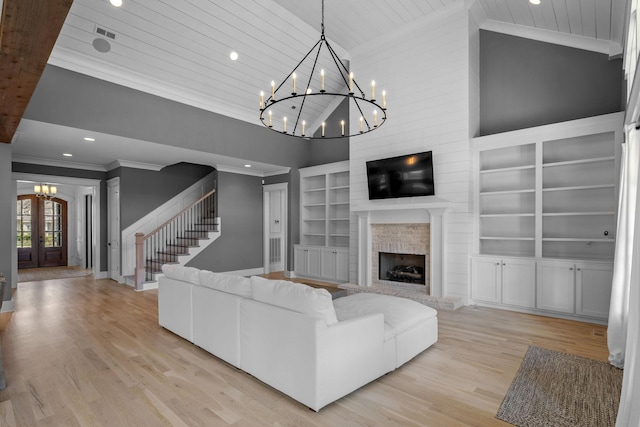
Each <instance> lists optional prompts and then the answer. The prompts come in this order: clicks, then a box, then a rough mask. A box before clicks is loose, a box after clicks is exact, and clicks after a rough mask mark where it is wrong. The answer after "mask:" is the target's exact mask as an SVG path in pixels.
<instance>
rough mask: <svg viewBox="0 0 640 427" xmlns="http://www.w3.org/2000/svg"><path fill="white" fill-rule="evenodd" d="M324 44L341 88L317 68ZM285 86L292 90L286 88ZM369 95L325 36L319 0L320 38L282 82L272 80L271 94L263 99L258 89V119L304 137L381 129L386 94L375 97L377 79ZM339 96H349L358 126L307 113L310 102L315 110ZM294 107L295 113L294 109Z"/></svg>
mask: <svg viewBox="0 0 640 427" xmlns="http://www.w3.org/2000/svg"><path fill="white" fill-rule="evenodd" d="M323 46H324V47H325V48H326V51H327V54H328V57H329V58H331V60H332V61H328V63H333V64H334V65H335V67H336V73H335V75H333V76H332V77H334V78H335V79H336V80H337V81H338V82H339V83H340V85H341V84H342V83H344V86H343V87H342V89H340V88H338V89H335V88H329V84H327V82H328V81H329V78H330V77H331V75H330V72H329V71H325V69H324V68H322V69H321V70H320V71H316V66H317V65H318V58H319V57H320V53H321V51H322V48H323ZM312 53H315V55H312ZM314 56H315V58H314ZM308 58H314V61H313V65H312V66H311V68H310V71H308V70H309V68H308V66H307V65H306V64H305V61H306V60H307V59H308ZM307 62H310V60H309V61H307ZM307 72H308V74H307ZM305 76H307V78H306V79H305V80H306V85H304V82H303V81H302V78H301V77H305ZM338 76H339V77H338ZM301 83H302V84H301ZM287 86H288V87H289V88H290V89H291V91H288V90H287V89H286V88H287ZM334 86H335V85H334ZM370 95H371V96H370V97H369V98H367V97H366V95H365V92H364V91H363V90H362V89H361V88H360V86H359V85H358V83H357V82H356V79H355V77H354V73H353V72H351V71H350V70H349V69H348V68H347V67H346V66H345V64H344V62H342V60H340V58H339V57H338V55H337V54H336V52H335V51H334V50H333V48H332V47H331V45H330V44H329V41H328V40H327V38H326V37H325V34H324V0H322V25H321V34H320V40H318V42H317V43H316V44H315V45H314V46H313V47H312V48H311V49H310V50H309V52H307V54H306V55H305V56H304V58H302V60H301V61H300V62H299V63H298V65H296V66H295V68H294V69H293V70H291V72H290V73H289V75H288V76H287V77H286V78H285V79H284V80H283V81H282V83H280V84H279V85H277V86H276V83H275V81H274V80H272V81H271V88H270V95H269V96H268V97H267V98H265V92H264V91H261V92H260V121H261V122H262V124H263V125H264V126H266V127H267V128H269V129H271V130H274V131H276V132H280V133H284V134H287V135H291V136H295V137H300V138H305V139H313V138H319V139H322V138H324V139H334V138H344V137H350V136H356V135H362V134H365V133H368V132H371V131H374V130H376V129H378V128H380V126H382V125H383V124H384V123H385V121H386V120H387V94H386V91H384V90H383V91H382V92H380V95H381V99H380V100H376V82H375V81H374V80H372V81H371V92H370ZM316 97H320V98H322V100H323V101H324V100H326V101H327V102H315V103H314V101H319V100H320V99H319V98H316ZM340 98H345V99H349V103H350V104H351V103H352V102H353V104H354V105H355V107H356V109H357V111H358V113H359V115H358V117H356V122H357V123H358V124H357V125H355V126H350V125H349V121H350V120H349V118H338V119H337V122H336V123H330V124H329V123H327V122H326V121H324V120H323V121H322V122H321V123H318V121H319V119H318V116H319V114H317V112H313V111H312V112H311V113H310V111H311V110H314V108H311V107H310V104H315V107H316V110H317V107H318V106H320V108H323V106H324V108H328V106H333V107H335V106H337V103H336V100H340ZM305 107H307V108H306V109H305ZM296 109H297V112H296V111H295V110H296ZM287 111H289V113H290V114H292V115H293V116H295V120H292V119H291V118H289V119H287V117H286V116H285V112H287ZM312 113H316V114H314V115H315V116H316V117H311V115H312ZM309 123H312V126H313V125H314V124H315V126H314V129H317V130H319V131H320V136H317V137H316V136H314V135H313V134H311V135H309V134H307V132H308V131H314V129H312V128H310V126H309ZM329 125H330V126H331V127H332V130H331V131H329ZM327 131H329V132H327ZM352 132H353V133H352Z"/></svg>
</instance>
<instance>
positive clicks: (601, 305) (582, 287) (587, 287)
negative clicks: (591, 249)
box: [575, 263, 613, 319]
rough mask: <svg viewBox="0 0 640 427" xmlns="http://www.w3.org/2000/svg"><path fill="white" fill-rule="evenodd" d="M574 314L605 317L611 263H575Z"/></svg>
mask: <svg viewBox="0 0 640 427" xmlns="http://www.w3.org/2000/svg"><path fill="white" fill-rule="evenodd" d="M575 273H576V314H580V315H583V316H590V317H596V318H601V319H607V318H608V317H609V303H610V301H611V284H612V282H613V264H610V263H603V264H595V263H577V264H576V271H575Z"/></svg>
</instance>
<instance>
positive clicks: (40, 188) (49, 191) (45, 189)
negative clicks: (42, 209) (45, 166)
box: [33, 184, 58, 200]
mask: <svg viewBox="0 0 640 427" xmlns="http://www.w3.org/2000/svg"><path fill="white" fill-rule="evenodd" d="M33 192H34V193H36V197H39V198H41V199H44V200H51V199H53V198H54V197H56V194H58V188H57V187H56V186H55V185H49V184H36V185H34V186H33Z"/></svg>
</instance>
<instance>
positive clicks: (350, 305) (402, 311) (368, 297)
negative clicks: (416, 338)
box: [333, 292, 438, 340]
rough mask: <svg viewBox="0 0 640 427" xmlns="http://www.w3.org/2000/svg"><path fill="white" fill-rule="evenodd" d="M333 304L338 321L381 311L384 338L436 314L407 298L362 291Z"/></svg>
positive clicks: (431, 309)
mask: <svg viewBox="0 0 640 427" xmlns="http://www.w3.org/2000/svg"><path fill="white" fill-rule="evenodd" d="M333 304H334V307H335V311H336V315H337V317H338V320H340V321H343V320H347V319H353V318H355V317H360V316H364V315H367V314H373V313H382V314H383V315H384V323H385V340H386V339H387V338H388V335H389V334H392V335H394V336H396V335H399V334H401V333H403V332H405V331H406V330H408V329H410V328H411V327H413V326H414V325H416V324H417V323H420V322H422V321H425V320H427V319H430V318H432V317H436V316H437V315H438V312H437V311H436V310H434V309H433V308H431V307H427V306H426V305H424V304H420V303H419V302H416V301H413V300H410V299H407V298H400V297H394V296H390V295H379V294H372V293H364V292H363V293H357V294H354V295H349V296H346V297H343V298H338V299H336V300H335V301H334V303H333Z"/></svg>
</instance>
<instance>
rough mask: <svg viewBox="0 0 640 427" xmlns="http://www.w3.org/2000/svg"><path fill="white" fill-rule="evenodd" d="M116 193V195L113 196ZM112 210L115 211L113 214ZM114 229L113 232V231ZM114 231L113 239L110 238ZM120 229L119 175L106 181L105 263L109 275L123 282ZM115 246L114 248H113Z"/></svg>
mask: <svg viewBox="0 0 640 427" xmlns="http://www.w3.org/2000/svg"><path fill="white" fill-rule="evenodd" d="M115 194H117V197H116V196H114V195H115ZM114 210H115V212H116V213H117V214H116V215H114ZM114 231H115V233H114ZM112 233H114V239H112V238H111V237H112ZM120 235H121V230H120V177H115V178H111V179H110V180H108V181H107V259H108V262H107V265H108V266H109V267H108V268H109V270H108V274H109V277H110V278H111V279H113V280H115V281H116V282H118V283H125V280H124V277H122V251H121V250H120V246H121V240H122V239H121V237H120ZM114 246H115V249H113V248H114Z"/></svg>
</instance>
